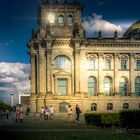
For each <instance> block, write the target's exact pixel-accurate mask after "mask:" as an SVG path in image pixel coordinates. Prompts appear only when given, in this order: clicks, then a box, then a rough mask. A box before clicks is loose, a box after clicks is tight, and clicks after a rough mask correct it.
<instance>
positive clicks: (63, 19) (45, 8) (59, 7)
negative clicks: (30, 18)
mask: <svg viewBox="0 0 140 140" xmlns="http://www.w3.org/2000/svg"><path fill="white" fill-rule="evenodd" d="M82 11H83V6H82V5H81V4H80V3H78V2H73V1H66V0H65V1H61V0H58V1H53V2H51V3H50V2H47V1H46V2H43V3H41V4H40V5H39V8H38V24H39V25H40V27H42V28H45V29H46V32H47V35H51V36H55V37H72V36H73V28H74V27H75V26H78V27H77V28H78V29H79V36H80V37H82V36H83V28H82V25H81V13H82Z"/></svg>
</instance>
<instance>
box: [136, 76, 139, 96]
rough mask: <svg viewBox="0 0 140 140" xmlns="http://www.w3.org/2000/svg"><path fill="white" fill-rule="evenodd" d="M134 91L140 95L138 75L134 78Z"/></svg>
mask: <svg viewBox="0 0 140 140" xmlns="http://www.w3.org/2000/svg"><path fill="white" fill-rule="evenodd" d="M135 93H136V95H137V96H140V77H137V78H136V79H135Z"/></svg>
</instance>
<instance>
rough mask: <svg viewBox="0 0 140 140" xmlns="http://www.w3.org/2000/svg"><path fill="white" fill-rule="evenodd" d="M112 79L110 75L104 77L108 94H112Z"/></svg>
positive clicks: (105, 90)
mask: <svg viewBox="0 0 140 140" xmlns="http://www.w3.org/2000/svg"><path fill="white" fill-rule="evenodd" d="M111 87H112V80H111V78H110V77H105V78H104V94H105V95H107V96H110V95H111Z"/></svg>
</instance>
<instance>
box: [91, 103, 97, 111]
mask: <svg viewBox="0 0 140 140" xmlns="http://www.w3.org/2000/svg"><path fill="white" fill-rule="evenodd" d="M91 111H97V104H96V103H92V104H91Z"/></svg>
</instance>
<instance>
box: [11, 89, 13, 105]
mask: <svg viewBox="0 0 140 140" xmlns="http://www.w3.org/2000/svg"><path fill="white" fill-rule="evenodd" d="M13 96H14V93H12V92H11V106H12V107H13V101H14V98H13Z"/></svg>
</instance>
